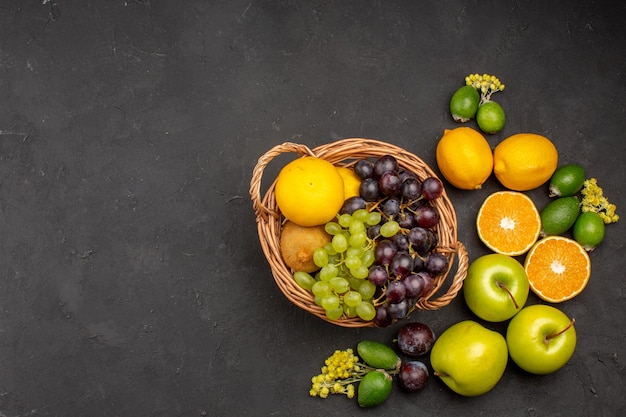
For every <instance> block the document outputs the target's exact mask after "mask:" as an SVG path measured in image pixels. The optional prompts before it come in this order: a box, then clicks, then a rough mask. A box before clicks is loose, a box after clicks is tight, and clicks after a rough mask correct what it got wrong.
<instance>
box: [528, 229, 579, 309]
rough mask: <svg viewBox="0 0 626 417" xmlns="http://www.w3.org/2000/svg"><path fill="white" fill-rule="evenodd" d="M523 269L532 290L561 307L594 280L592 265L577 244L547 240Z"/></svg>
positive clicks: (533, 251)
mask: <svg viewBox="0 0 626 417" xmlns="http://www.w3.org/2000/svg"><path fill="white" fill-rule="evenodd" d="M524 269H525V270H526V275H528V282H529V284H530V288H531V289H532V290H533V292H534V293H535V294H537V296H538V297H539V298H541V299H542V300H544V301H548V302H551V303H560V302H563V301H567V300H570V299H572V298H574V297H575V296H577V295H578V294H580V293H581V292H582V291H583V290H584V289H585V287H586V286H587V283H588V282H589V277H590V276H591V261H590V259H589V254H588V253H587V251H586V250H585V249H584V248H583V247H582V246H581V245H580V244H579V243H578V242H576V241H575V240H573V239H569V238H566V237H563V236H548V237H545V238H543V239H541V240H539V241H538V242H537V243H536V244H535V246H533V247H532V249H531V250H530V251H529V252H528V255H526V260H525V261H524Z"/></svg>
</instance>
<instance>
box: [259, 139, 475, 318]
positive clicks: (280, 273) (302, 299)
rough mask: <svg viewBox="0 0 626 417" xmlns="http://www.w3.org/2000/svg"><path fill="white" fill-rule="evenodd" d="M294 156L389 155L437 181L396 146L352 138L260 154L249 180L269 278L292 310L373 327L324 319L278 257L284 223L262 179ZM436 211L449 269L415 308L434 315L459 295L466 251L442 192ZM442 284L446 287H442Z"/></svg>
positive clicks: (340, 160) (346, 162)
mask: <svg viewBox="0 0 626 417" xmlns="http://www.w3.org/2000/svg"><path fill="white" fill-rule="evenodd" d="M283 153H296V154H298V155H299V156H307V155H311V156H317V157H319V158H322V159H325V160H327V161H329V162H331V163H332V164H334V165H337V166H348V167H350V166H353V165H354V163H356V161H357V160H359V159H363V158H370V159H375V158H378V157H380V156H383V155H386V154H390V155H393V156H394V157H395V158H396V159H397V160H398V163H399V165H400V167H402V168H404V169H407V170H409V171H412V172H413V173H415V174H417V176H418V178H420V179H424V178H426V177H429V176H434V177H437V175H436V174H435V172H433V171H432V170H431V169H430V168H429V167H428V165H426V164H425V163H424V161H422V160H421V159H420V158H418V157H417V156H415V155H413V154H411V153H409V152H407V151H406V150H404V149H402V148H400V147H397V146H395V145H392V144H389V143H385V142H381V141H378V140H374V139H362V138H351V139H342V140H338V141H336V142H332V143H328V144H325V145H322V146H318V147H316V148H314V149H309V148H308V147H307V146H305V145H301V144H296V143H292V142H285V143H283V144H281V145H277V146H275V147H273V148H272V149H270V150H269V151H268V152H267V153H265V154H264V155H262V156H261V157H260V158H259V160H258V163H257V165H256V167H255V168H254V170H253V174H252V178H251V181H250V197H251V198H252V202H253V207H254V211H255V214H256V221H257V228H258V234H259V240H260V242H261V247H262V249H263V253H264V254H265V257H266V258H267V261H268V263H269V264H270V267H271V270H272V275H273V276H274V279H275V281H276V284H277V285H278V287H279V288H280V290H281V291H282V293H283V294H284V295H285V296H286V297H287V298H288V299H289V300H290V301H291V302H292V303H293V304H295V305H296V306H298V307H300V308H302V309H304V310H306V311H308V312H310V313H312V314H314V315H316V316H318V317H320V318H322V319H323V320H326V321H328V322H331V323H333V324H336V325H339V326H343V327H371V326H373V323H372V322H366V321H363V320H361V319H360V318H358V317H357V318H348V319H340V320H330V319H328V318H327V317H326V315H325V312H324V309H323V308H322V307H320V306H318V305H316V304H315V301H314V296H313V294H312V293H311V292H310V291H307V290H304V289H303V288H301V287H300V286H299V285H298V284H297V283H296V282H295V280H294V279H293V272H294V271H291V270H290V269H289V267H287V266H286V265H285V263H284V261H283V260H282V257H281V255H280V233H281V227H282V224H283V222H284V218H283V217H282V215H281V214H280V212H279V209H278V206H277V204H276V198H275V195H274V187H275V185H276V181H274V182H273V183H272V184H271V185H270V186H269V189H268V190H267V192H266V193H265V195H264V196H263V197H262V198H261V178H262V176H263V170H264V169H265V167H266V166H267V165H268V164H269V163H270V162H271V161H272V159H274V158H275V157H277V156H278V155H280V154H283ZM433 205H434V206H435V208H436V209H437V210H438V211H439V215H440V220H439V224H438V225H437V232H438V237H439V243H438V248H437V251H438V252H441V253H443V254H445V255H446V256H447V257H448V259H449V261H450V267H449V269H448V271H447V272H446V273H445V274H441V275H439V276H437V277H435V279H434V281H433V289H432V291H431V292H430V294H428V295H427V296H425V297H422V298H421V299H420V300H419V301H418V302H417V304H416V305H415V308H416V309H421V310H437V309H439V308H441V307H444V306H446V305H448V304H449V303H450V302H451V301H452V300H453V299H454V298H455V297H456V296H457V294H458V292H459V291H460V289H461V287H462V286H463V280H464V279H465V276H466V275H467V268H468V255H467V250H466V249H465V246H464V245H463V244H462V243H461V242H458V241H457V219H456V212H455V210H454V207H453V206H452V203H451V202H450V200H449V198H448V196H447V194H446V192H445V191H444V193H443V195H442V196H441V197H440V198H438V199H437V200H435V201H434V202H433ZM455 255H458V260H457V262H456V265H457V271H456V274H455V275H454V277H453V278H452V279H451V282H449V284H446V281H449V280H448V279H447V277H448V275H449V274H450V269H451V268H452V267H453V265H454V264H455V263H454V258H455ZM444 284H445V285H444Z"/></svg>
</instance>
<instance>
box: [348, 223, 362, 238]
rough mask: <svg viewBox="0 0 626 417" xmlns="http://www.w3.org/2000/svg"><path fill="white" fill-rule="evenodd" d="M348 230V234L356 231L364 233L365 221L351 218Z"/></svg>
mask: <svg viewBox="0 0 626 417" xmlns="http://www.w3.org/2000/svg"><path fill="white" fill-rule="evenodd" d="M348 230H349V231H350V234H353V235H354V234H356V233H358V232H363V233H365V230H366V229H365V223H363V222H362V221H360V220H353V221H352V223H351V224H350V227H349V228H348Z"/></svg>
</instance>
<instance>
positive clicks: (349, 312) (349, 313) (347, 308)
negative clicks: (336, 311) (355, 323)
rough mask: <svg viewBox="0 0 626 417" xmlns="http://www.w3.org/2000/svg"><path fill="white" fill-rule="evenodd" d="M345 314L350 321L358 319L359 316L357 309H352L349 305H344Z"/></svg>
mask: <svg viewBox="0 0 626 417" xmlns="http://www.w3.org/2000/svg"><path fill="white" fill-rule="evenodd" d="M343 314H344V315H345V316H346V317H347V318H349V319H351V318H354V317H356V316H357V314H356V307H350V306H348V305H347V304H344V305H343Z"/></svg>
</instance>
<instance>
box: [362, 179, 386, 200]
mask: <svg viewBox="0 0 626 417" xmlns="http://www.w3.org/2000/svg"><path fill="white" fill-rule="evenodd" d="M359 195H360V196H361V197H362V198H363V199H364V200H365V201H369V202H372V201H378V200H379V199H380V197H381V194H380V188H378V180H375V179H374V178H365V179H364V180H363V181H361V185H360V186H359Z"/></svg>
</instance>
